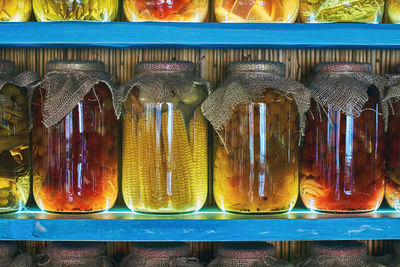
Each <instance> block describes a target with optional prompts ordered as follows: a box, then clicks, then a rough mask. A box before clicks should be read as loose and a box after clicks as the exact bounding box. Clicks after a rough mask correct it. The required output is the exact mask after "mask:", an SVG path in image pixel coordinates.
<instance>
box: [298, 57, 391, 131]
mask: <svg viewBox="0 0 400 267" xmlns="http://www.w3.org/2000/svg"><path fill="white" fill-rule="evenodd" d="M306 86H307V88H309V89H310V90H311V97H312V98H313V99H314V100H315V102H316V103H317V104H318V105H319V106H320V107H322V108H323V109H324V108H326V107H328V106H329V107H332V108H333V109H335V110H340V111H341V112H342V113H344V114H345V115H346V116H350V117H353V118H358V117H360V116H361V112H363V111H364V110H365V109H364V105H365V103H366V102H367V101H368V90H369V89H371V88H373V87H375V88H376V89H377V90H378V92H379V95H380V106H381V111H382V115H383V116H384V121H385V129H387V121H388V115H389V109H388V105H387V103H386V102H384V101H383V98H384V87H385V79H384V78H383V77H381V76H378V75H375V74H373V73H372V65H371V64H369V63H359V62H335V63H318V64H317V65H316V66H315V69H314V73H313V75H312V76H311V79H309V80H308V81H307V83H306ZM324 111H325V110H324ZM328 119H329V120H330V121H332V120H331V118H329V116H328Z"/></svg>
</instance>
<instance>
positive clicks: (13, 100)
mask: <svg viewBox="0 0 400 267" xmlns="http://www.w3.org/2000/svg"><path fill="white" fill-rule="evenodd" d="M13 72H14V63H13V62H11V61H6V60H0V212H10V211H16V210H19V209H21V208H23V207H24V206H25V204H26V202H27V200H28V197H29V190H30V169H29V162H30V153H29V115H28V98H27V95H28V94H27V90H26V89H25V86H28V85H29V84H30V83H31V82H33V81H35V80H37V79H38V78H37V76H36V77H34V76H31V75H29V74H27V73H22V74H20V75H19V76H17V77H13V76H12V74H13Z"/></svg>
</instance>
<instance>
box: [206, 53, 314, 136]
mask: <svg viewBox="0 0 400 267" xmlns="http://www.w3.org/2000/svg"><path fill="white" fill-rule="evenodd" d="M285 73H286V66H285V64H283V63H279V62H270V61H246V62H234V63H230V64H229V65H228V76H227V78H226V80H225V81H224V82H223V83H222V84H221V86H220V87H219V88H218V89H217V90H215V91H214V92H213V93H212V94H211V95H210V96H209V97H208V98H207V100H206V101H204V103H203V104H202V106H201V110H202V112H203V114H204V117H206V119H207V120H209V121H210V123H211V125H212V126H213V127H214V129H215V130H216V131H217V132H219V131H221V130H223V129H224V127H225V126H226V125H227V124H228V123H229V121H230V119H231V117H232V114H233V111H234V109H235V107H236V106H237V105H239V104H247V103H251V102H253V101H254V100H255V99H257V98H260V97H262V96H263V94H264V93H265V91H266V90H274V91H275V92H277V93H278V94H281V95H283V96H288V95H289V94H291V95H292V96H293V98H294V100H295V102H296V104H297V109H298V111H299V114H300V131H301V132H302V133H303V130H304V126H305V113H306V112H307V111H308V109H309V108H310V96H311V93H310V91H309V90H307V89H306V88H305V87H304V86H303V85H302V84H300V83H298V82H296V81H294V80H292V79H289V78H286V77H285Z"/></svg>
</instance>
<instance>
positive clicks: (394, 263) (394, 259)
mask: <svg viewBox="0 0 400 267" xmlns="http://www.w3.org/2000/svg"><path fill="white" fill-rule="evenodd" d="M377 259H378V260H379V262H380V263H381V264H383V265H384V266H387V267H400V241H398V240H397V241H393V253H392V254H389V255H385V256H382V257H378V258H377Z"/></svg>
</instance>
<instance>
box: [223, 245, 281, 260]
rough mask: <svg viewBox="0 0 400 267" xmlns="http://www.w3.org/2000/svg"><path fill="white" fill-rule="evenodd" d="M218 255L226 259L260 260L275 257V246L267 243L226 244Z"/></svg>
mask: <svg viewBox="0 0 400 267" xmlns="http://www.w3.org/2000/svg"><path fill="white" fill-rule="evenodd" d="M218 254H219V255H220V256H222V257H226V258H239V259H258V258H265V257H267V256H269V257H275V255H276V249H275V246H274V245H272V244H269V243H265V242H226V243H222V244H221V245H220V246H219V248H218Z"/></svg>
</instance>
